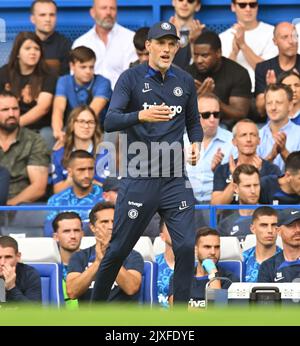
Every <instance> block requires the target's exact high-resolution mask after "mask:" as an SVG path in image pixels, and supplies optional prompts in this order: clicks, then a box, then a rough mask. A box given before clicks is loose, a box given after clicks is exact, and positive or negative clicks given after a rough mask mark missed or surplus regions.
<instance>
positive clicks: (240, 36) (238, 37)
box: [233, 23, 245, 49]
mask: <svg viewBox="0 0 300 346" xmlns="http://www.w3.org/2000/svg"><path fill="white" fill-rule="evenodd" d="M233 30H234V31H235V34H234V38H235V41H236V44H237V45H238V47H239V48H240V49H242V48H243V46H244V45H245V28H244V26H243V25H242V24H240V23H237V24H234V25H233Z"/></svg>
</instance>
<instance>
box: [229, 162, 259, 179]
mask: <svg viewBox="0 0 300 346" xmlns="http://www.w3.org/2000/svg"><path fill="white" fill-rule="evenodd" d="M254 173H256V174H258V177H259V170H258V169H257V168H256V167H255V166H253V165H248V164H246V163H243V164H241V165H239V166H237V167H236V169H235V170H234V172H233V174H232V180H233V182H234V183H235V184H239V183H240V182H241V180H240V175H241V174H246V175H252V174H254Z"/></svg>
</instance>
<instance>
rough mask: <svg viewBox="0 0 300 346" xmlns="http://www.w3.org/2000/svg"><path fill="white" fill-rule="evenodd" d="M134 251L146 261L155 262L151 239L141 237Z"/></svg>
mask: <svg viewBox="0 0 300 346" xmlns="http://www.w3.org/2000/svg"><path fill="white" fill-rule="evenodd" d="M134 250H135V251H137V252H139V253H140V254H141V255H142V257H143V259H144V261H154V251H153V245H152V241H151V239H150V238H149V237H140V239H139V240H138V242H137V243H136V244H135V246H134Z"/></svg>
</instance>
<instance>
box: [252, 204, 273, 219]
mask: <svg viewBox="0 0 300 346" xmlns="http://www.w3.org/2000/svg"><path fill="white" fill-rule="evenodd" d="M261 216H276V217H277V218H278V213H277V211H276V209H273V208H272V207H268V206H263V207H258V208H256V209H255V210H254V213H253V215H252V223H253V222H254V221H255V220H257V219H258V218H260V217H261Z"/></svg>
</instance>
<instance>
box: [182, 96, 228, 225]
mask: <svg viewBox="0 0 300 346" xmlns="http://www.w3.org/2000/svg"><path fill="white" fill-rule="evenodd" d="M198 110H199V115H200V124H201V126H202V129H203V140H202V143H201V149H200V159H199V161H198V162H197V164H196V165H194V166H193V165H190V164H188V163H187V164H186V171H187V175H188V178H189V180H190V182H191V185H192V188H193V192H194V196H195V198H196V200H197V203H198V204H210V200H211V193H212V190H213V180H214V172H213V170H212V165H217V164H219V163H222V164H224V163H226V162H228V160H229V156H230V154H231V152H232V151H233V144H232V133H231V132H230V131H228V130H225V129H223V128H221V127H220V126H219V125H220V115H221V113H220V101H219V99H218V97H217V96H216V95H215V94H213V93H206V94H204V95H202V96H200V97H199V98H198ZM184 140H185V141H184V143H185V145H186V146H188V145H189V141H188V138H187V135H185V138H184ZM215 155H217V157H216V158H215ZM213 161H214V162H213ZM195 214H196V224H197V227H201V226H204V225H206V226H208V225H209V210H196V211H195Z"/></svg>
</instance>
